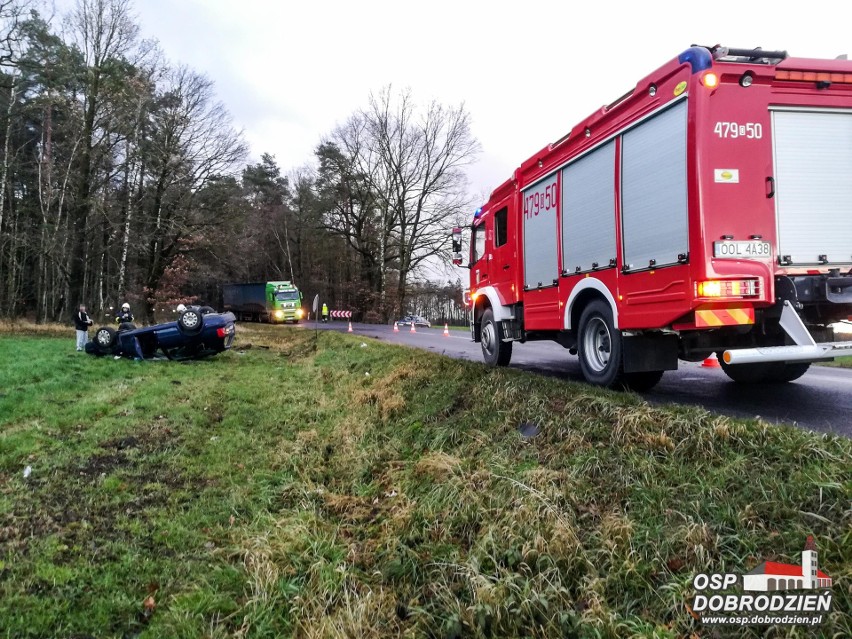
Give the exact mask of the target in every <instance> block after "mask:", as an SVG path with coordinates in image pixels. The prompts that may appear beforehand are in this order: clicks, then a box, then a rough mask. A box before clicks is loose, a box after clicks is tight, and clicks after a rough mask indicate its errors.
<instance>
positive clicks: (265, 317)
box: [222, 282, 305, 324]
mask: <svg viewBox="0 0 852 639" xmlns="http://www.w3.org/2000/svg"><path fill="white" fill-rule="evenodd" d="M222 294H223V298H224V299H223V302H224V307H225V310H226V311H230V312H231V313H233V314H234V316H235V317H236V318H237V319H238V320H242V321H247V322H270V323H276V324H283V323H284V322H293V323H294V324H296V323H298V322H299V321H300V320H301V319H302V318H303V317H304V316H305V311H304V309H303V308H302V293H301V291H299V289H298V288H296V287H295V286H294V285H293V283H292V282H254V283H250V284H225V286H224V287H223V289H222Z"/></svg>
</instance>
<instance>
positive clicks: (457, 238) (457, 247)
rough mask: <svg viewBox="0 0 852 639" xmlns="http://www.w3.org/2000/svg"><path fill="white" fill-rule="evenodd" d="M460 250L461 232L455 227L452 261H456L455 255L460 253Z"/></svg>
mask: <svg viewBox="0 0 852 639" xmlns="http://www.w3.org/2000/svg"><path fill="white" fill-rule="evenodd" d="M461 250H462V230H461V228H460V227H458V226H456V227H454V228H453V254H454V255H453V260H455V259H456V256H455V254H456V253H461Z"/></svg>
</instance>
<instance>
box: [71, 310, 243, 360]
mask: <svg viewBox="0 0 852 639" xmlns="http://www.w3.org/2000/svg"><path fill="white" fill-rule="evenodd" d="M235 321H236V320H235V318H234V315H233V313H216V312H215V311H214V310H213V309H212V308H210V307H203V306H202V307H198V306H191V307H189V308H187V309H186V310H185V311H183V312H182V313H181V314H180V315H179V316H178V318H177V321H174V322H166V323H164V324H156V325H154V326H144V327H142V328H136V326H135V325H134V324H131V323H124V324H120V325H119V327H118V330H116V329H114V328H112V327H111V326H102V327H101V328H99V329H98V330H97V331H95V337H94V339H93V340H92V341H91V342H89V343H88V344H86V352H87V353H89V354H91V355H98V356H102V355H113V356H116V357H132V358H135V359H150V358H152V357H156V356H157V354H158V353H159V352H162V354H163V355H165V356H166V357H167V358H169V359H174V360H185V359H201V358H203V357H209V356H211V355H215V354H216V353H221V352H222V351H225V350H228V349H229V348H230V347H231V343H232V342H233V341H234V333H235V325H234V322H235Z"/></svg>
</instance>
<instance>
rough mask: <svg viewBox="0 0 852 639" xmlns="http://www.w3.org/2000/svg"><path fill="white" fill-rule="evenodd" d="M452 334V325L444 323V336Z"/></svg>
mask: <svg viewBox="0 0 852 639" xmlns="http://www.w3.org/2000/svg"><path fill="white" fill-rule="evenodd" d="M449 336H450V327H449V325H448V324H446V323H444V337H449Z"/></svg>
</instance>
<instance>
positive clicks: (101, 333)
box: [92, 326, 117, 355]
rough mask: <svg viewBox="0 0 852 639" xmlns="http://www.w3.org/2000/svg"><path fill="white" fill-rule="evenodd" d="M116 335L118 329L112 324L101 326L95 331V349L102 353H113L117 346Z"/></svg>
mask: <svg viewBox="0 0 852 639" xmlns="http://www.w3.org/2000/svg"><path fill="white" fill-rule="evenodd" d="M116 335H117V333H116V330H115V329H114V328H112V327H111V326H101V327H100V328H99V329H98V330H96V331H95V337H94V339H93V340H92V342H94V344H95V349H96V350H97V351H98V352H99V353H101V354H102V355H106V354H107V353H111V352H112V351H113V349H114V347H115V340H116Z"/></svg>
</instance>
